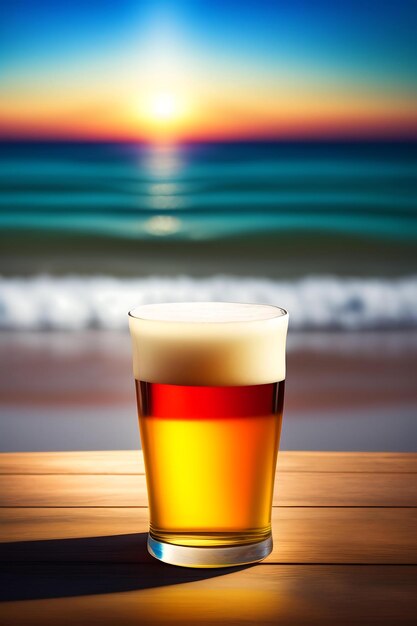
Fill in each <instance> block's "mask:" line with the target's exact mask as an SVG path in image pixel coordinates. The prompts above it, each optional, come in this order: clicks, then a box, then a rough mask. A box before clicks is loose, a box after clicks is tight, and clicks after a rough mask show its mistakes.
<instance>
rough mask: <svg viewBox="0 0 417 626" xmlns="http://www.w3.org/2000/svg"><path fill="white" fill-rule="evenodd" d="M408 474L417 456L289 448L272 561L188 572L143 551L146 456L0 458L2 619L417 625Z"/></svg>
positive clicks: (416, 494) (282, 465)
mask: <svg viewBox="0 0 417 626" xmlns="http://www.w3.org/2000/svg"><path fill="white" fill-rule="evenodd" d="M416 473H417V455H416V454H414V455H413V454H379V453H377V454H363V453H318V452H316V453H314V452H313V453H305V452H283V453H281V454H280V458H279V463H278V480H277V489H276V494H275V498H274V509H273V533H274V542H275V544H274V550H273V553H272V554H271V555H270V556H269V557H268V558H267V559H266V560H265V561H264V562H263V563H262V564H260V565H255V566H250V567H248V566H246V567H241V568H235V569H232V568H230V569H227V570H192V569H184V568H178V567H173V566H169V565H165V564H162V563H159V562H157V561H155V560H154V559H152V558H151V557H150V556H149V555H148V554H147V552H146V531H147V524H148V510H147V498H146V487H145V476H144V469H143V460H142V456H141V454H140V453H138V452H134V451H124V452H70V453H65V452H63V453H33V454H32V453H16V454H3V455H0V481H1V485H0V498H1V503H0V504H1V507H2V508H1V509H0V511H1V513H0V515H1V532H0V537H1V541H2V544H1V547H0V559H1V564H0V565H1V570H2V582H1V587H0V595H1V597H2V599H3V600H6V602H4V603H2V604H1V606H0V624H1V626H6V625H8V624H10V625H17V624H22V626H23V625H24V626H30V625H31V624H42V625H43V626H46V625H49V624H51V625H54V626H58V625H61V624H74V625H79V626H84V625H86V624H97V625H98V624H100V625H106V624H114V625H117V626H123V625H125V624H164V625H165V624H184V625H185V624H189V625H192V626H195V625H197V624H205V625H208V624H216V625H220V626H222V625H229V624H234V625H236V624H253V625H256V626H261V625H263V624H280V625H286V624H308V625H309V626H310V625H312V624H332V625H335V626H337V625H340V624H365V625H366V624H370V623H375V624H393V625H394V624H395V625H396V626H398V625H400V624H408V623H410V624H411V623H415V617H416V615H417V600H416V597H417V593H416V592H417V532H416V529H417V525H416V522H417V509H416V506H417V482H416Z"/></svg>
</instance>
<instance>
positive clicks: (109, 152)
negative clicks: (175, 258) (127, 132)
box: [0, 143, 417, 242]
mask: <svg viewBox="0 0 417 626" xmlns="http://www.w3.org/2000/svg"><path fill="white" fill-rule="evenodd" d="M416 217H417V144H416V143H408V144H406V143H389V144H387V143H351V144H346V143H327V144H325V143H293V144H291V143H235V144H194V145H187V146H154V147H152V146H144V145H139V146H137V145H132V144H94V143H92V144H71V143H66V144H65V143H50V144H35V143H32V144H24V143H20V144H17V143H14V144H13V143H3V144H0V228H1V229H2V230H3V232H5V231H13V232H16V231H24V232H28V231H30V232H32V233H33V232H36V233H45V232H47V233H48V232H49V233H51V232H53V233H56V235H57V236H59V235H60V234H61V235H62V234H65V235H68V234H73V235H80V234H82V235H84V236H90V237H92V236H99V237H109V238H113V239H114V238H117V239H122V240H123V239H124V240H134V241H158V242H160V241H161V240H162V239H165V240H176V241H184V242H186V241H200V242H201V241H207V240H220V239H222V238H231V237H234V238H236V237H242V236H248V235H249V236H253V235H255V234H256V235H258V236H262V235H268V237H271V235H273V234H277V235H279V234H283V233H285V234H297V233H303V234H305V235H306V236H307V240H308V237H310V238H314V237H316V236H317V234H318V233H324V234H327V235H332V234H333V235H338V236H340V235H345V236H358V237H361V238H369V239H380V240H382V241H392V240H394V241H397V242H410V241H415V240H416V238H417V219H416Z"/></svg>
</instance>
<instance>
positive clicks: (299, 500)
mask: <svg viewBox="0 0 417 626" xmlns="http://www.w3.org/2000/svg"><path fill="white" fill-rule="evenodd" d="M273 503H274V506H327V507H329V506H368V507H369V506H402V507H405V506H417V481H416V480H415V475H414V474H406V473H398V474H378V473H373V472H372V473H368V474H365V473H361V474H357V473H354V472H351V473H345V472H337V473H332V472H282V473H281V474H279V475H278V479H277V480H276V484H275V494H274V502H273ZM0 506H13V507H16V506H31V507H35V506H51V507H58V506H65V507H68V506H113V507H114V506H124V507H126V506H147V494H146V481H145V476H144V475H136V476H135V475H129V474H128V475H116V474H108V475H102V474H99V475H89V474H80V475H73V474H60V475H56V474H39V475H30V474H22V475H15V474H7V475H6V474H3V475H1V476H0Z"/></svg>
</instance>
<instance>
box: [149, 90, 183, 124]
mask: <svg viewBox="0 0 417 626" xmlns="http://www.w3.org/2000/svg"><path fill="white" fill-rule="evenodd" d="M150 109H151V110H150V113H151V115H152V117H153V118H154V119H155V120H161V121H163V120H164V121H168V120H172V119H174V118H175V117H177V115H178V101H177V99H176V98H175V96H174V95H173V94H171V93H159V94H157V95H155V96H154V97H153V98H152V100H151V107H150Z"/></svg>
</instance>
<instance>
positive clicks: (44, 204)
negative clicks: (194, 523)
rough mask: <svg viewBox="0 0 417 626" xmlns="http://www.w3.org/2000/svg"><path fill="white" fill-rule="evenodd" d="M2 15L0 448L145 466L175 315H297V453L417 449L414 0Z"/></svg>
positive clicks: (35, 4) (8, 5) (16, 8)
mask: <svg viewBox="0 0 417 626" xmlns="http://www.w3.org/2000/svg"><path fill="white" fill-rule="evenodd" d="M0 11H1V20H0V21H1V27H0V28H1V33H0V35H1V36H0V41H1V43H0V49H1V56H0V59H1V60H0V65H1V69H2V72H1V79H0V139H1V141H0V363H1V364H0V367H1V376H0V450H2V451H18V450H22V451H23V450H77V449H79V450H94V449H97V450H98V449H132V448H137V447H138V446H139V433H138V428H137V418H136V405H135V396H134V384H133V378H132V374H131V361H130V340H129V336H128V330H127V311H128V310H129V309H131V308H133V307H134V306H135V305H137V304H140V303H147V302H167V301H181V300H183V301H188V300H200V301H209V300H229V301H242V302H260V303H270V304H275V305H278V306H282V307H284V308H286V309H288V310H289V312H290V333H289V340H288V370H287V387H286V402H285V416H284V426H283V434H282V446H281V448H282V449H293V450H297V449H298V450H382V451H384V450H386V451H415V450H417V385H416V374H415V372H416V370H417V255H416V252H417V245H416V244H417V64H416V61H417V54H416V50H415V32H416V28H417V5H416V4H415V2H412V1H411V0H398V1H397V2H392V1H383V2H376V0H369V1H366V2H364V1H361V2H359V1H357V0H348V1H347V2H343V3H334V2H330V0H322V1H320V2H317V3H310V2H301V1H299V0H296V1H295V2H292V3H290V5H288V4H287V3H281V2H273V3H271V2H267V1H264V0H261V1H258V2H254V1H252V0H249V1H242V2H234V1H230V0H226V1H225V2H222V3H220V2H217V0H213V1H212V2H207V1H206V0H201V1H200V2H185V1H183V0H179V1H178V2H175V3H173V2H158V1H156V2H152V3H149V2H137V1H135V2H134V1H124V0H123V1H121V2H119V3H117V4H115V3H111V2H106V1H104V2H103V1H101V2H97V1H95V0H93V1H91V2H88V3H84V2H80V1H78V0H75V1H74V2H72V3H71V4H67V3H64V2H60V1H55V2H51V1H45V0H36V1H35V0H32V1H29V0H17V1H15V2H11V1H10V2H4V3H2V7H1V9H0Z"/></svg>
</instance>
